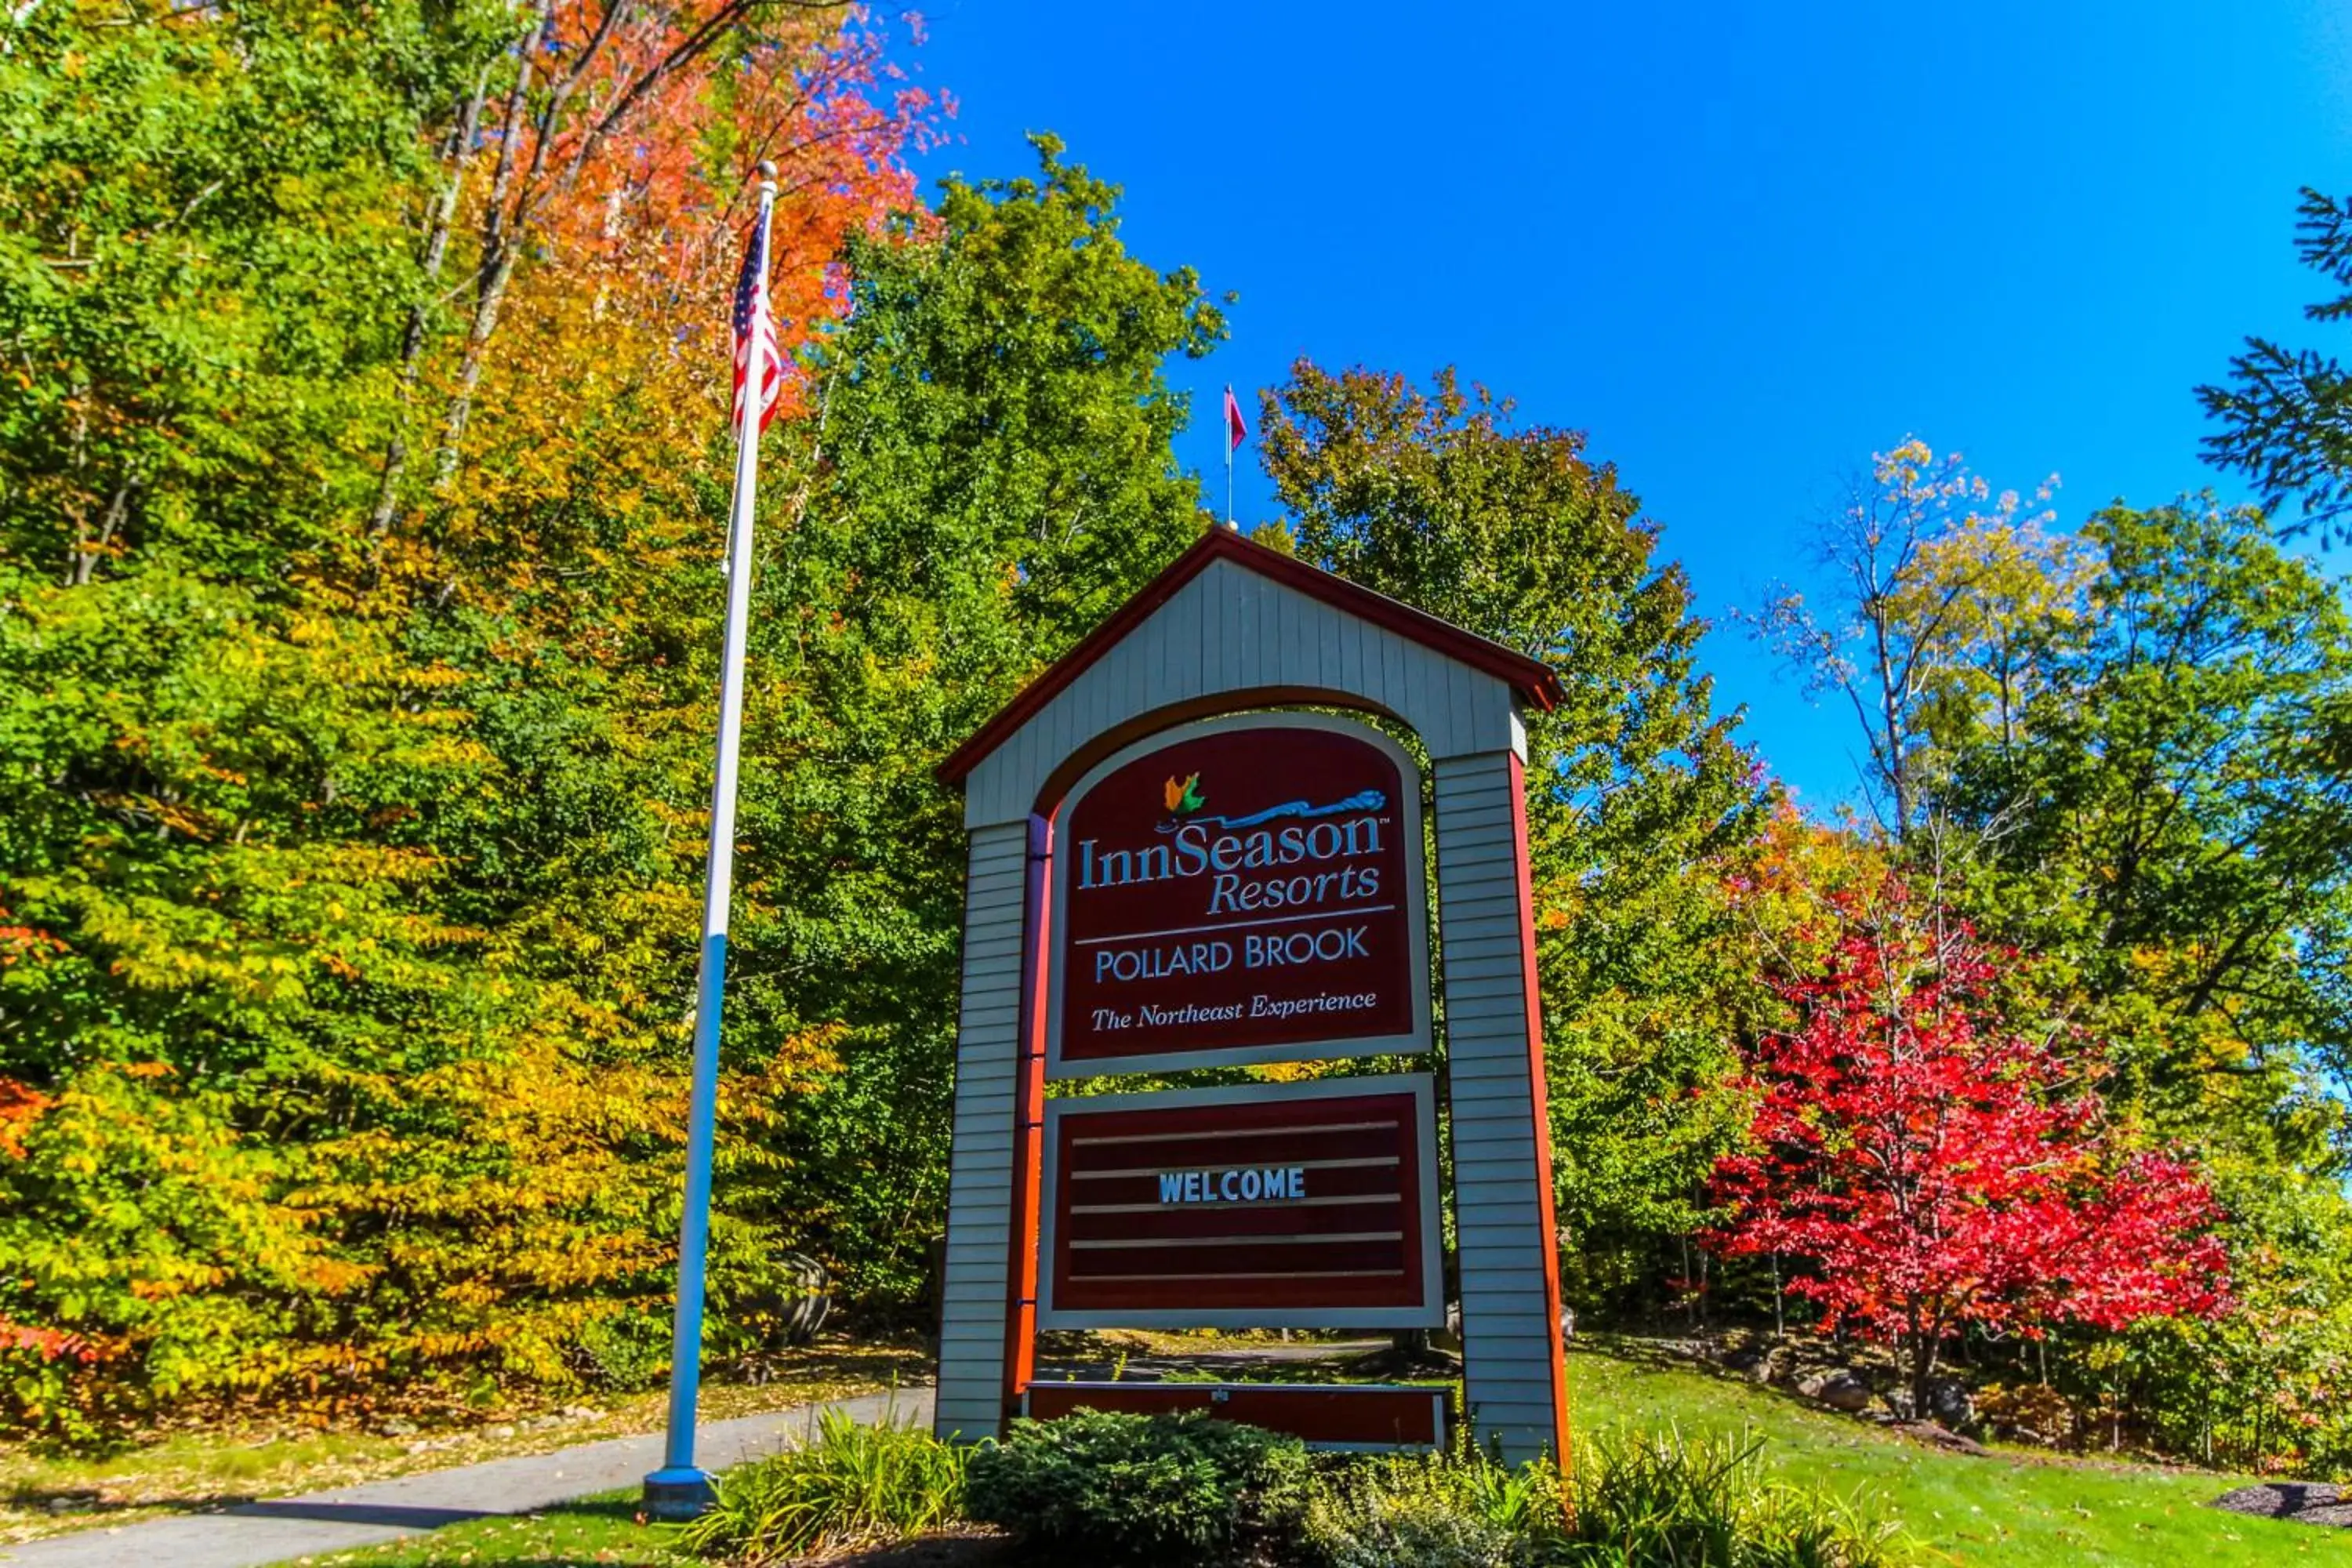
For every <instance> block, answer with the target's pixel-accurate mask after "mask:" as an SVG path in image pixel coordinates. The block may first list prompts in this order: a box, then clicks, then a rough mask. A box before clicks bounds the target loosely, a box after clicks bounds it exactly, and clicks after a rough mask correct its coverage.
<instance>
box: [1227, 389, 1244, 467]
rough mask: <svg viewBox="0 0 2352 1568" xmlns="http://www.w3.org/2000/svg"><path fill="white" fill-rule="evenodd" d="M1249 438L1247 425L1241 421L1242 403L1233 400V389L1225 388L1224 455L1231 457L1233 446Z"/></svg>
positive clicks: (1237, 445)
mask: <svg viewBox="0 0 2352 1568" xmlns="http://www.w3.org/2000/svg"><path fill="white" fill-rule="evenodd" d="M1248 439H1249V426H1247V425H1244V424H1243V423H1242V405H1240V404H1238V403H1236V402H1234V389H1233V388H1232V387H1230V386H1229V387H1227V388H1225V456H1227V457H1229V458H1230V457H1232V456H1233V454H1234V448H1235V447H1239V446H1240V445H1241V444H1242V443H1243V442H1244V441H1246V440H1248Z"/></svg>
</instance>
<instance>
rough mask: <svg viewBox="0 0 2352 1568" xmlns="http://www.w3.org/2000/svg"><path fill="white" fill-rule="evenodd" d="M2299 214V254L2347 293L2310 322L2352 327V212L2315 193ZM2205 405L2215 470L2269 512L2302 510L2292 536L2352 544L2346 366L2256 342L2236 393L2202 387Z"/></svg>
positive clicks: (2235, 379) (2244, 359) (2234, 382)
mask: <svg viewBox="0 0 2352 1568" xmlns="http://www.w3.org/2000/svg"><path fill="white" fill-rule="evenodd" d="M2296 211H2297V213H2298V215H2299V216H2298V219H2297V222H2296V224H2295V241H2294V248H2295V254H2296V255H2297V256H2298V257H2300V258H2302V260H2303V263H2304V265H2305V266H2306V267H2309V268H2312V269H2313V270H2314V271H2315V272H2318V273H2320V274H2322V275H2324V276H2325V277H2326V279H2327V280H2328V281H2329V282H2330V283H2332V284H2334V285H2335V286H2336V288H2337V289H2342V290H2344V292H2341V293H2339V294H2337V295H2336V298H2334V299H2332V300H2321V301H2319V302H2318V303H2316V304H2313V305H2307V306H2305V308H2304V312H2303V313H2304V317H2305V320H2307V321H2320V322H2336V321H2345V320H2347V319H2352V206H2347V205H2346V204H2345V203H2343V202H2340V201H2338V200H2336V198H2335V197H2333V196H2329V195H2324V194H2322V193H2321V192H2318V191H2315V190H2312V189H2311V188H2309V187H2308V186H2306V187H2305V189H2304V193H2303V202H2302V205H2300V206H2299V207H2298V208H2297V209H2296ZM2197 399H2198V401H2199V402H2200V403H2202V404H2203V405H2205V412H2206V413H2207V414H2209V415H2210V416H2213V417H2214V418H2215V419H2218V420H2219V421H2221V429H2219V430H2217V431H2215V432H2214V433H2213V434H2212V435H2210V436H2208V437H2205V457H2206V460H2207V461H2208V462H2210V463H2211V464H2213V466H2214V467H2216V468H2221V469H2224V470H2226V471H2229V472H2231V473H2238V474H2242V475H2244V476H2245V477H2246V479H2248V480H2249V481H2251V482H2252V484H2253V486H2254V487H2255V489H2257V490H2259V491H2260V492H2261V494H2262V497H2263V507H2264V509H2265V510H2270V511H2273V512H2276V511H2278V510H2282V509H2283V508H2284V507H2285V506H2286V504H2287V503H2288V502H2289V501H2290V500H2292V501H2294V502H2296V503H2297V504H2298V506H2299V507H2300V509H2301V515H2300V519H2299V521H2297V522H2296V523H2295V524H2294V527H2293V529H2292V530H2291V531H2294V532H2302V531H2307V530H2311V529H2317V530H2318V531H2319V533H2320V536H2321V538H2322V539H2323V540H2326V541H2331V542H2333V541H2341V540H2344V539H2347V538H2352V374H2347V373H2346V371H2345V369H2344V366H2343V364H2342V363H2341V362H2339V361H2338V360H2336V358H2335V357H2334V356H2333V355H2327V354H2322V353H2319V352H2318V351H2317V350H2315V349H2307V348H2306V349H2288V348H2285V347H2283V346H2282V345H2280V344H2278V343H2276V342H2273V341H2271V340H2270V339H2268V338H2248V339H2247V340H2246V352H2245V353H2242V354H2238V355H2235V356H2233V357H2232V358H2231V361H2230V379H2229V382H2228V384H2225V385H2221V386H2200V387H2199V388H2198V389H2197Z"/></svg>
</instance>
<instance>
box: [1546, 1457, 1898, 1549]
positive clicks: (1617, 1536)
mask: <svg viewBox="0 0 2352 1568" xmlns="http://www.w3.org/2000/svg"><path fill="white" fill-rule="evenodd" d="M1760 1447H1762V1445H1761V1443H1760V1441H1758V1440H1754V1439H1748V1438H1733V1437H1729V1436H1712V1437H1707V1438H1705V1439H1702V1440H1698V1441H1686V1440H1685V1438H1684V1437H1683V1436H1682V1435H1681V1434H1680V1433H1677V1432H1675V1431H1673V1430H1671V1429H1670V1430H1667V1431H1664V1432H1655V1433H1646V1434H1642V1435H1639V1436H1628V1435H1620V1436H1615V1437H1608V1438H1601V1439H1598V1440H1596V1441H1593V1442H1591V1443H1589V1444H1587V1445H1586V1447H1585V1448H1584V1450H1583V1451H1582V1452H1581V1453H1580V1455H1579V1456H1578V1460H1577V1463H1576V1465H1575V1467H1574V1475H1573V1478H1572V1480H1571V1485H1570V1496H1571V1499H1572V1500H1573V1502H1574V1508H1573V1510H1572V1512H1571V1516H1570V1526H1569V1536H1568V1539H1567V1540H1566V1541H1563V1542H1560V1543H1559V1545H1558V1547H1557V1548H1556V1549H1554V1550H1553V1551H1551V1552H1548V1553H1546V1554H1544V1555H1542V1556H1540V1557H1538V1559H1536V1560H1537V1561H1539V1562H1547V1563H1559V1564H1562V1565H1563V1568H1888V1565H1889V1564H1891V1563H1894V1562H1895V1561H1896V1559H1895V1557H1894V1556H1893V1555H1892V1542H1893V1540H1894V1538H1895V1528H1894V1527H1893V1526H1892V1525H1890V1524H1886V1523H1885V1522H1883V1521H1880V1520H1878V1519H1877V1518H1876V1517H1875V1516H1874V1514H1873V1512H1872V1510H1871V1508H1870V1506H1869V1505H1868V1504H1866V1503H1864V1501H1862V1500H1859V1499H1856V1500H1843V1499H1840V1498H1836V1497H1833V1496H1832V1495H1831V1494H1829V1493H1827V1492H1824V1491H1820V1490H1815V1489H1809V1488H1803V1487H1797V1486H1791V1485H1790V1484H1789V1483H1788V1482H1786V1481H1780V1480H1774V1479H1770V1478H1769V1477H1768V1476H1767V1475H1766V1474H1765V1473H1764V1470H1763V1467H1762V1465H1761V1464H1760V1463H1759V1458H1758V1454H1759V1449H1760Z"/></svg>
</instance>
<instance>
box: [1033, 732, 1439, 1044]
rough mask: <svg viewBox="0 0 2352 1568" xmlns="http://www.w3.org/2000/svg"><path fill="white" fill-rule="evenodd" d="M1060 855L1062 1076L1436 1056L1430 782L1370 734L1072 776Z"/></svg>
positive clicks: (1195, 741)
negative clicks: (1428, 885) (1425, 843)
mask: <svg viewBox="0 0 2352 1568" xmlns="http://www.w3.org/2000/svg"><path fill="white" fill-rule="evenodd" d="M1055 861H1056V863H1057V867H1058V874H1057V876H1056V879H1055V898H1054V908H1053V915H1052V927H1053V931H1054V937H1053V942H1054V947H1053V958H1054V971H1053V977H1052V985H1051V992H1050V1009H1051V1012H1050V1019H1049V1023H1048V1026H1047V1034H1046V1063H1047V1068H1046V1070H1047V1071H1048V1072H1049V1073H1050V1074H1051V1075H1052V1076H1054V1077H1056V1078H1077V1077H1085V1076H1089V1075H1094V1074H1100V1073H1113V1072H1138V1071H1148V1070H1164V1069H1168V1068H1186V1067H1214V1066H1226V1065H1234V1064H1238V1063H1247V1062H1269V1061H1298V1060H1307V1059H1310V1058H1325V1057H1338V1056H1359V1055H1366V1054H1370V1053H1375V1052H1400V1053H1402V1052H1414V1051H1422V1050H1426V1049H1427V1048H1428V1044H1429V979H1428V973H1429V970H1428V946H1427V942H1426V938H1425V936H1424V920H1425V912H1424V906H1423V889H1422V839H1421V779H1420V775H1419V773H1417V772H1416V770H1415V769H1414V768H1413V765H1412V759H1411V758H1410V757H1409V756H1408V755H1407V754H1406V753H1405V752H1403V750H1402V748H1400V747H1398V746H1397V745H1396V744H1395V743H1394V742H1391V741H1390V740H1389V739H1388V738H1387V737H1385V736H1383V735H1381V733H1380V732H1379V731H1376V730H1372V729H1370V728H1369V727H1367V726H1364V725H1361V724H1357V723H1353V722H1349V721H1345V720H1339V719H1327V718H1323V717H1320V716H1318V715H1307V714H1291V715H1276V714H1269V715H1265V716H1260V717H1252V718H1246V719H1223V720H1214V721H1210V722H1207V723H1204V724H1196V725H1192V726H1188V727H1187V728H1185V729H1181V730H1178V731H1171V732H1170V733H1168V734H1165V735H1159V736H1155V737H1153V738H1152V739H1151V740H1150V741H1148V742H1143V743H1142V744H1141V745H1139V746H1134V747H1130V748H1129V749H1128V750H1127V751H1125V752H1120V753H1119V754H1118V755H1117V756H1114V757H1112V758H1111V759H1110V760H1109V761H1108V762H1106V763H1103V764H1102V765H1100V766H1099V767H1097V768H1096V769H1095V770H1094V771H1093V772H1092V773H1088V774H1087V776H1086V777H1085V778H1083V779H1081V780H1080V781H1079V783H1078V785H1077V787H1076V789H1075V790H1073V791H1072V792H1071V795H1070V799H1069V802H1068V804H1067V805H1066V806H1065V807H1064V809H1063V811H1062V813H1061V815H1060V817H1059V820H1058V824H1057V826H1056V828H1055Z"/></svg>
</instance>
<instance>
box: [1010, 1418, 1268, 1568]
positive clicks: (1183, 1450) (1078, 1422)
mask: <svg viewBox="0 0 2352 1568" xmlns="http://www.w3.org/2000/svg"><path fill="white" fill-rule="evenodd" d="M965 1497H966V1506H967V1507H968V1508H969V1510H971V1517H972V1518H974V1519H977V1520H983V1521H987V1522H989V1523H991V1524H998V1525H1003V1526H1005V1527H1006V1528H1008V1529H1013V1530H1018V1531H1022V1532H1023V1533H1024V1535H1025V1536H1027V1537H1028V1539H1029V1540H1030V1541H1031V1542H1034V1543H1035V1544H1036V1545H1038V1546H1041V1547H1044V1548H1046V1549H1047V1550H1048V1551H1051V1552H1055V1553H1057V1556H1056V1558H1055V1560H1056V1561H1059V1560H1060V1559H1061V1558H1062V1557H1067V1558H1068V1559H1069V1560H1070V1561H1073V1562H1081V1563H1087V1564H1089V1565H1090V1568H1092V1565H1094V1564H1113V1563H1118V1564H1131V1565H1134V1568H1152V1565H1158V1564H1167V1565H1168V1568H1203V1565H1205V1564H1210V1563H1221V1562H1230V1561H1232V1560H1233V1559H1234V1557H1235V1556H1236V1555H1237V1554H1238V1552H1240V1551H1241V1550H1242V1549H1243V1548H1244V1547H1245V1546H1247V1545H1249V1544H1250V1543H1252V1542H1255V1541H1258V1540H1260V1539H1264V1538H1266V1537H1269V1536H1273V1535H1276V1534H1277V1533H1281V1532H1285V1531H1291V1530H1294V1529H1295V1528H1296V1526H1297V1521H1298V1519H1299V1515H1300V1513H1301V1511H1302V1510H1304V1508H1305V1506H1306V1500H1307V1452H1306V1449H1305V1448H1304V1447H1302V1446H1301V1445H1300V1444H1299V1443H1298V1441H1297V1439H1296V1438H1292V1437H1282V1436H1276V1435H1275V1434H1274V1433H1271V1432H1266V1431H1262V1430H1260V1429H1259V1428H1257V1427H1255V1426H1238V1425H1236V1424H1234V1423H1232V1422H1227V1421H1216V1420H1212V1419H1210V1418H1208V1417H1206V1416H1203V1415H1197V1414H1186V1415H1108V1414H1105V1413H1103V1412H1100V1411H1091V1410H1089V1411H1081V1412H1079V1413H1078V1414H1077V1415H1071V1416H1067V1417H1065V1418H1064V1419H1062V1420H1058V1421H1047V1422H1041V1421H1016V1422H1014V1423H1013V1431H1012V1434H1011V1435H1010V1436H1007V1437H1006V1438H1005V1439H1004V1441H1003V1442H1002V1443H1000V1444H994V1445H984V1446H982V1447H981V1448H980V1450H979V1451H978V1452H976V1453H974V1454H973V1455H972V1457H971V1468H970V1471H969V1473H968V1476H967V1480H966V1490H965Z"/></svg>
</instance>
